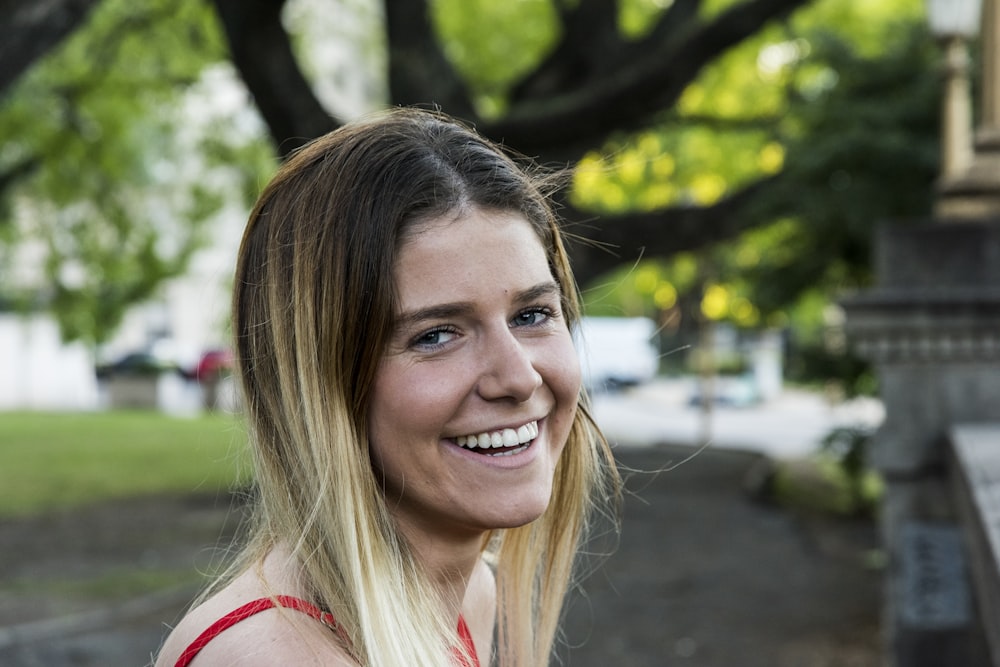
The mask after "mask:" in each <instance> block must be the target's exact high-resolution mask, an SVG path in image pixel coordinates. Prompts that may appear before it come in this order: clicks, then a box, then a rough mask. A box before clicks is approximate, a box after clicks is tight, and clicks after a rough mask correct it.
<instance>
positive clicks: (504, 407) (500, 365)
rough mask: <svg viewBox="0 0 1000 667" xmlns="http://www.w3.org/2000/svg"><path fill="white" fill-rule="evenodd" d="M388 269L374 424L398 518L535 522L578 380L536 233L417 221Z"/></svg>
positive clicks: (403, 521)
mask: <svg viewBox="0 0 1000 667" xmlns="http://www.w3.org/2000/svg"><path fill="white" fill-rule="evenodd" d="M394 278H395V282H396V290H397V293H398V295H399V312H398V313H396V327H395V330H394V332H393V334H392V338H391V340H390V343H389V346H388V349H387V350H386V353H385V356H384V358H383V359H382V361H381V363H380V366H379V369H378V372H377V374H376V377H375V387H374V392H373V396H372V403H371V412H370V414H369V429H370V430H369V432H370V434H371V446H372V452H373V463H374V465H375V467H376V468H377V469H378V470H379V471H380V472H381V474H382V477H383V479H384V485H385V493H386V498H387V501H388V503H389V506H390V508H391V509H392V511H393V513H394V515H395V516H396V519H397V521H399V522H400V525H401V527H402V528H403V529H404V531H405V532H406V533H407V534H408V535H409V536H410V537H411V539H413V538H414V536H415V535H427V536H430V535H433V534H452V535H454V536H459V535H462V534H467V533H469V532H470V531H471V532H475V533H481V532H482V531H484V530H489V529H493V528H509V527H514V526H519V525H523V524H525V523H528V522H530V521H533V520H534V519H536V518H538V516H539V515H540V514H541V513H542V512H543V511H544V510H545V508H546V506H547V505H548V502H549V496H550V494H551V489H552V477H553V471H554V469H555V466H556V462H557V461H558V459H559V455H560V454H561V452H562V450H563V446H564V445H565V443H566V439H567V437H568V435H569V431H570V426H571V424H572V422H573V417H574V414H575V411H576V405H577V398H578V395H579V390H580V369H579V364H578V361H577V356H576V352H575V350H574V348H573V343H572V339H571V337H570V332H569V330H568V328H567V325H566V321H565V320H564V318H563V314H562V312H561V308H560V302H561V293H560V290H559V286H558V284H557V283H556V281H555V280H554V279H553V277H552V273H551V272H550V270H549V266H548V262H547V261H546V256H545V251H544V249H543V247H542V245H541V242H540V241H539V240H538V237H537V236H536V235H535V232H534V231H533V229H532V228H531V226H530V225H529V223H528V222H527V221H526V220H525V219H524V218H523V217H521V216H520V215H519V214H517V213H511V212H483V211H480V210H478V209H473V210H472V211H471V212H469V213H465V214H462V215H461V216H460V217H458V218H457V219H452V218H450V217H449V218H444V219H439V220H433V221H431V222H429V223H423V224H420V225H419V226H418V228H417V231H416V233H415V234H414V235H413V236H412V237H411V238H410V239H408V240H407V241H406V243H405V244H404V245H403V247H402V249H401V251H400V254H399V258H398V263H397V266H396V269H395V273H394Z"/></svg>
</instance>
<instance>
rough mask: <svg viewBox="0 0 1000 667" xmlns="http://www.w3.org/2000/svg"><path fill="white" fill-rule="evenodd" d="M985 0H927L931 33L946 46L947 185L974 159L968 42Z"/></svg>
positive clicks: (943, 155) (943, 137)
mask: <svg viewBox="0 0 1000 667" xmlns="http://www.w3.org/2000/svg"><path fill="white" fill-rule="evenodd" d="M981 16H982V0H927V21H928V23H929V24H930V29H931V33H932V34H933V35H934V36H935V37H937V38H938V39H939V40H940V41H941V42H942V44H943V46H944V51H945V85H944V95H943V97H942V109H941V125H942V127H941V181H942V183H943V184H945V185H947V183H948V181H950V180H953V179H954V178H955V177H957V176H958V175H960V174H962V173H963V172H964V171H965V169H966V168H967V167H968V166H969V164H970V163H971V162H972V102H971V94H970V88H969V50H968V46H967V43H968V41H969V40H970V39H972V38H973V37H975V36H976V33H977V32H978V31H979V22H980V18H981Z"/></svg>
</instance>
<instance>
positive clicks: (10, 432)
mask: <svg viewBox="0 0 1000 667" xmlns="http://www.w3.org/2000/svg"><path fill="white" fill-rule="evenodd" d="M244 443H245V438H244V432H243V429H242V427H241V426H240V424H239V421H238V420H237V419H236V418H234V417H232V416H229V415H204V416H200V417H193V418H186V417H185V418H180V417H170V416H167V415H163V414H159V413H156V412H121V411H113V412H88V413H46V412H6V413H0V518H2V517H14V516H27V515H34V514H39V513H42V512H46V511H51V510H58V509H64V508H68V507H74V506H77V505H81V504H85V503H91V502H96V501H101V500H108V499H112V498H125V497H132V496H137V495H143V494H154V493H194V492H201V491H204V492H208V493H211V492H215V491H218V490H223V491H225V490H228V489H230V488H232V487H234V486H235V485H236V484H238V483H239V481H240V480H241V479H243V478H245V475H246V472H247V465H246V460H247V457H246V447H245V444H244Z"/></svg>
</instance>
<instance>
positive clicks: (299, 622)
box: [155, 573, 357, 667]
mask: <svg viewBox="0 0 1000 667" xmlns="http://www.w3.org/2000/svg"><path fill="white" fill-rule="evenodd" d="M255 579H256V577H255V576H254V575H253V574H249V573H248V574H244V575H241V576H239V577H237V578H236V579H234V580H233V582H231V583H230V584H229V585H227V586H226V587H225V588H223V589H221V590H220V591H219V592H218V593H216V594H215V595H213V596H212V597H210V598H208V599H207V600H205V602H203V603H202V604H200V605H198V606H197V607H195V608H194V609H192V610H191V611H190V612H188V613H187V614H186V615H185V616H184V618H183V619H181V621H180V623H178V624H177V626H176V627H175V628H174V629H173V631H171V633H170V635H169V636H168V637H167V640H166V641H165V642H164V644H163V647H162V649H161V650H160V653H159V657H158V659H157V661H156V665H155V667H175V665H176V664H177V661H178V659H179V658H180V656H181V655H182V654H183V653H184V652H185V651H187V650H188V649H189V647H191V646H192V645H194V644H195V643H201V642H199V639H200V638H201V637H202V634H203V633H205V632H206V631H208V630H209V628H211V627H213V626H214V625H215V624H217V623H218V622H219V621H222V620H223V619H228V620H229V622H227V623H225V624H224V625H225V627H224V628H223V629H221V630H219V631H218V634H214V633H210V636H209V637H208V641H207V642H206V643H204V647H203V648H202V649H201V650H200V651H199V652H198V653H197V655H196V656H195V657H194V658H193V659H192V660H191V662H190V667H207V666H209V665H222V664H224V665H233V666H234V667H257V666H258V665H261V666H263V665H275V664H294V665H333V666H335V667H357V663H355V662H354V661H353V660H351V658H350V656H349V655H348V654H347V653H346V652H345V651H344V650H343V649H342V648H341V647H340V646H339V644H338V643H337V641H336V639H335V638H334V634H333V631H332V630H331V629H330V628H329V627H328V626H326V625H324V624H323V623H322V622H321V621H319V620H317V619H315V618H313V617H312V616H310V615H308V614H304V613H302V612H301V611H297V610H294V609H288V608H285V609H280V608H275V607H271V606H269V605H267V604H256V605H255V604H253V603H255V602H256V601H259V600H268V599H270V596H269V594H268V593H267V591H266V590H265V588H264V586H263V585H262V584H260V583H259V582H257V583H255V581H254V580H255ZM248 605H249V606H248ZM248 611H249V613H247V612H248ZM234 612H239V613H237V615H236V616H233V614H234Z"/></svg>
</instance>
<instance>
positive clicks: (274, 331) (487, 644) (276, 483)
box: [157, 109, 619, 667]
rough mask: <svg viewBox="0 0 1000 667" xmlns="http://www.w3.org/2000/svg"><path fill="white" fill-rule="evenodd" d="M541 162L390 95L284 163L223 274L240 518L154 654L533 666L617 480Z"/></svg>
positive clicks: (197, 661)
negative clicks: (232, 274) (249, 491)
mask: <svg viewBox="0 0 1000 667" xmlns="http://www.w3.org/2000/svg"><path fill="white" fill-rule="evenodd" d="M542 182H543V181H541V180H536V179H535V178H533V177H532V175H531V172H530V171H529V169H528V168H527V167H526V166H524V167H523V166H521V165H519V164H518V163H517V162H515V161H514V160H513V159H512V158H511V157H509V156H507V155H506V154H504V153H503V152H502V151H501V150H499V149H498V148H497V147H496V146H494V145H492V144H490V143H488V142H487V141H485V140H484V139H482V138H480V137H479V136H478V135H476V134H475V133H474V132H473V131H472V130H470V129H468V128H466V127H464V126H462V125H460V124H458V123H456V122H455V121H453V120H451V119H449V118H447V117H445V116H443V115H441V114H435V113H431V112H426V111H418V110H405V109H404V110H395V111H391V112H386V113H383V114H379V115H376V116H374V117H372V118H369V119H366V120H363V121H360V122H358V123H355V124H352V125H349V126H346V127H344V128H342V129H340V130H338V131H336V132H333V133H331V134H329V135H327V136H325V137H322V138H320V139H318V140H317V141H315V142H313V143H312V144H310V145H309V146H306V147H305V148H303V149H302V150H301V151H299V152H298V153H297V154H296V155H294V156H293V157H292V158H290V159H289V160H288V162H287V163H286V164H285V165H284V167H283V168H282V170H281V171H280V172H279V173H278V175H277V176H276V177H275V179H274V180H273V181H272V183H271V184H270V185H269V186H268V187H267V189H266V190H265V191H264V193H263V194H262V196H261V198H260V200H259V201H258V203H257V206H256V207H255V209H254V211H253V212H252V214H251V217H250V222H249V223H248V226H247V230H246V234H245V236H244V240H243V245H242V247H241V249H240V255H239V259H238V264H237V272H236V280H235V286H236V287H235V294H234V308H233V318H234V319H233V325H234V331H235V337H236V350H237V374H238V376H239V379H240V382H241V384H242V389H243V393H244V399H245V405H246V411H247V417H248V422H249V423H248V428H249V432H250V436H251V437H250V439H251V444H252V445H253V451H254V460H255V479H256V484H257V491H258V493H257V494H256V495H255V497H256V514H255V516H256V520H255V522H254V523H253V525H252V527H251V529H250V534H249V537H248V540H247V543H246V544H245V545H244V547H243V548H242V550H241V552H240V556H239V558H238V559H237V561H236V562H235V563H234V564H233V566H232V568H231V569H230V571H229V572H228V573H227V574H226V575H225V576H224V577H223V578H221V579H220V580H219V581H218V582H216V583H215V584H214V585H213V586H212V587H211V588H210V590H208V591H207V592H206V593H205V594H204V595H203V596H202V597H201V598H200V599H199V600H198V601H197V603H196V604H195V605H194V607H193V608H192V610H191V611H190V612H189V613H188V614H187V615H186V616H185V617H184V618H183V619H182V620H181V622H180V623H179V625H178V626H177V628H176V629H175V630H174V631H173V632H172V633H171V635H170V636H169V637H168V639H167V641H166V643H165V644H164V646H163V648H162V650H161V652H160V656H159V659H158V661H157V665H158V666H159V665H163V666H169V665H188V664H190V665H194V666H195V667H198V666H199V665H213V664H226V665H258V664H259V665H265V664H266V665H273V664H297V665H311V664H316V665H319V664H323V665H371V666H380V667H381V666H386V667H392V666H395V665H398V666H400V667H402V666H404V665H405V666H407V667H411V666H415V665H416V666H426V667H431V666H433V667H440V666H442V665H446V664H449V663H451V664H454V665H465V666H467V667H469V666H472V665H488V664H494V663H495V664H500V665H535V666H537V665H546V664H548V662H549V659H550V656H551V653H552V649H553V644H554V640H555V636H556V632H557V627H558V620H559V616H560V611H561V608H562V604H563V599H564V596H565V593H566V591H567V588H568V586H569V584H570V582H571V580H572V576H573V564H574V560H575V559H576V555H577V549H578V547H579V545H580V544H581V542H582V541H583V540H584V539H585V538H586V534H587V529H588V525H589V522H590V520H591V519H592V517H593V516H594V515H595V512H602V513H604V514H606V515H611V516H614V515H615V513H614V509H615V508H616V505H617V502H618V495H619V479H618V475H617V472H616V469H615V465H614V459H613V457H612V455H611V452H610V450H609V448H608V446H607V443H606V441H605V440H604V438H603V437H602V436H601V434H600V433H599V431H598V430H597V428H596V427H595V425H594V423H593V421H592V419H591V418H590V416H589V414H588V413H587V410H586V406H585V403H584V402H582V401H581V397H582V393H581V392H582V390H581V386H580V370H579V366H578V363H577V355H576V353H575V351H574V348H573V342H572V336H571V333H570V332H571V330H572V329H573V328H574V326H575V325H576V323H577V322H578V319H579V306H578V301H577V290H576V286H575V284H574V283H573V279H572V274H571V272H570V268H569V264H568V261H567V258H566V254H565V251H564V249H563V245H562V241H561V234H560V230H559V227H558V224H557V222H556V220H555V218H554V216H553V214H552V211H551V209H550V208H549V206H548V203H547V200H546V197H545V194H544V192H543V190H542V187H541V185H540V184H541V183H542ZM494 641H495V642H496V646H494Z"/></svg>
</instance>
